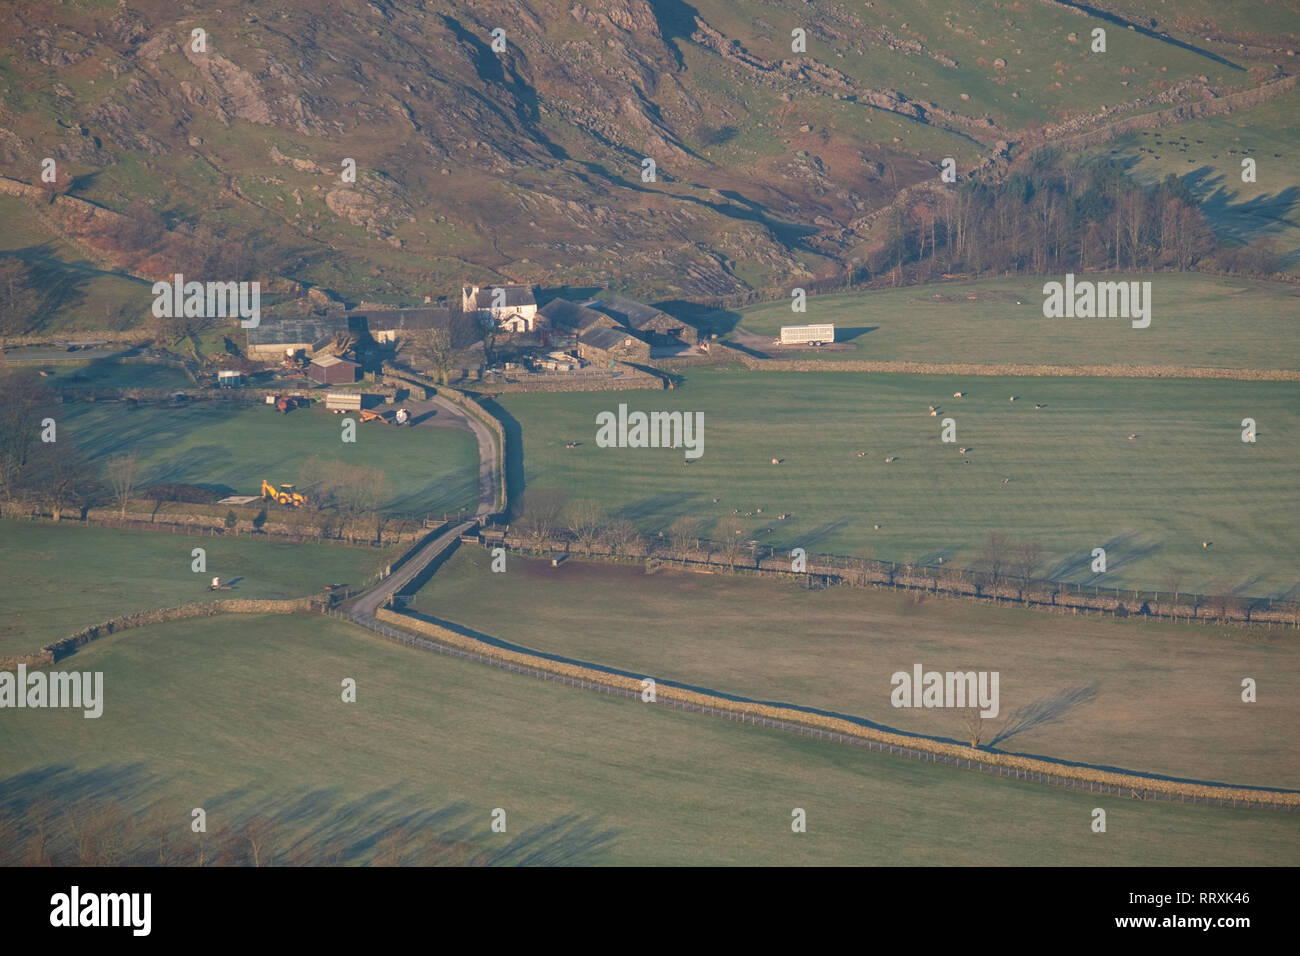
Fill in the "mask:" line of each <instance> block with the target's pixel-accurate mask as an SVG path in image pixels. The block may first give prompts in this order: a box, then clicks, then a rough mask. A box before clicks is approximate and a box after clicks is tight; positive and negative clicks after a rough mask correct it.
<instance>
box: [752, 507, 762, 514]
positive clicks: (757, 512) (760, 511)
mask: <svg viewBox="0 0 1300 956" xmlns="http://www.w3.org/2000/svg"><path fill="white" fill-rule="evenodd" d="M762 513H763V509H762V508H755V509H754V514H756V515H761V514H762Z"/></svg>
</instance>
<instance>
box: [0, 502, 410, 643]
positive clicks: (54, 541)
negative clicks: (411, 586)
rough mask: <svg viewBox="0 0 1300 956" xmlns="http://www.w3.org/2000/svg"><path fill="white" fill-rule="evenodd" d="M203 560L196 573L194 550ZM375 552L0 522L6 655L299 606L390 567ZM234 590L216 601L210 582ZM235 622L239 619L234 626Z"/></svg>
mask: <svg viewBox="0 0 1300 956" xmlns="http://www.w3.org/2000/svg"><path fill="white" fill-rule="evenodd" d="M194 548H203V549H204V550H205V551H206V552H207V553H206V557H205V562H206V565H207V571H206V572H204V573H196V572H195V571H193V570H192V564H193V561H194V558H193V557H192V556H191V551H192V549H194ZM396 553H397V552H396V551H395V550H394V549H388V550H387V551H379V550H375V549H371V548H353V547H345V546H342V545H328V544H291V543H288V542H284V541H275V540H273V539H270V538H267V537H266V536H257V535H244V536H240V537H237V538H236V537H229V538H228V537H224V536H223V537H210V536H209V537H204V536H201V535H177V534H166V533H162V532H153V531H119V530H116V529H111V528H86V527H79V526H77V525H75V524H73V523H71V522H66V523H65V522H60V523H58V524H49V523H46V522H28V521H17V520H10V519H6V520H3V521H0V580H3V581H4V588H3V596H2V597H0V608H3V612H2V613H0V657H3V656H8V655H11V654H13V655H19V654H26V653H30V652H32V651H35V650H37V649H38V648H40V647H43V646H44V645H46V644H48V643H50V642H51V641H56V640H58V639H60V638H63V637H67V636H68V635H69V634H71V633H73V632H74V631H78V630H80V629H81V628H83V627H88V626H89V625H91V624H99V623H101V622H103V621H106V620H108V619H109V618H112V617H116V616H118V615H121V614H127V613H130V612H132V611H143V610H148V609H149V608H158V607H175V606H176V605H179V604H189V603H192V602H195V601H208V600H212V599H213V598H214V597H218V598H293V597H302V596H304V595H308V594H315V593H318V592H319V591H320V590H321V589H322V588H323V587H324V586H325V585H327V584H348V585H353V586H355V585H358V584H361V583H362V582H363V581H365V580H368V579H369V578H370V577H371V576H372V575H374V574H376V573H377V572H378V571H379V570H380V568H382V567H383V565H384V564H385V563H386V562H387V561H390V560H392V559H393V557H394V556H395V554H396ZM214 577H220V578H221V580H222V581H224V582H226V583H231V582H233V583H234V589H233V590H230V591H222V592H220V593H218V594H213V593H212V592H210V591H209V590H208V584H209V583H210V582H211V580H212V578H214ZM229 620H230V621H238V620H239V619H238V618H230V619H229Z"/></svg>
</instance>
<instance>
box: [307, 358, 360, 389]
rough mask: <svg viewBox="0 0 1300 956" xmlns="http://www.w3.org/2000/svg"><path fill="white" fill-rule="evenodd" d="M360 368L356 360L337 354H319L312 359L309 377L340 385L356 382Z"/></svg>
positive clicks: (320, 382) (320, 381)
mask: <svg viewBox="0 0 1300 956" xmlns="http://www.w3.org/2000/svg"><path fill="white" fill-rule="evenodd" d="M359 368H361V366H360V365H358V364H357V363H356V362H349V361H347V360H345V359H341V358H339V357H338V356H337V355H318V356H316V357H315V358H314V359H312V360H311V365H310V366H308V368H307V377H308V378H309V379H311V380H312V381H313V382H317V383H319V384H321V385H340V384H343V383H345V382H348V383H350V382H355V381H356V380H357V370H358V369H359Z"/></svg>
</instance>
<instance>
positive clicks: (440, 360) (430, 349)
mask: <svg viewBox="0 0 1300 956" xmlns="http://www.w3.org/2000/svg"><path fill="white" fill-rule="evenodd" d="M404 344H405V346H406V349H407V351H408V352H410V353H411V355H412V356H413V357H415V358H419V359H422V360H424V361H426V362H428V363H429V365H430V366H431V368H432V370H433V378H434V381H436V382H437V383H438V384H439V385H446V384H447V380H448V378H449V377H450V373H451V364H452V357H453V356H454V355H455V354H456V352H455V349H454V348H453V346H452V331H451V329H448V328H434V329H414V330H412V331H411V332H408V333H407V335H406V341H405V343H404Z"/></svg>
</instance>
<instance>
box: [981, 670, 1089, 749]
mask: <svg viewBox="0 0 1300 956" xmlns="http://www.w3.org/2000/svg"><path fill="white" fill-rule="evenodd" d="M1096 697H1097V685H1096V684H1082V685H1080V686H1078V687H1070V688H1067V689H1065V690H1062V691H1058V692H1057V693H1055V694H1052V695H1050V696H1048V697H1040V698H1039V699H1038V700H1035V701H1032V702H1030V703H1028V704H1026V705H1025V706H1024V707H1021V708H1020V709H1019V710H1017V711H1015V712H1014V713H1013V714H1012V715H1011V716H1010V717H1008V718H1007V720H1006V723H1005V724H1003V726H1002V729H1001V730H999V731H998V732H997V734H996V735H995V736H994V738H993V739H992V740H991V741H989V749H993V748H994V747H996V746H997V745H998V744H999V743H1001V742H1002V741H1004V740H1010V739H1011V738H1012V737H1014V736H1015V735H1016V734H1023V733H1025V732H1026V731H1028V730H1033V729H1034V728H1035V727H1042V726H1043V725H1044V724H1051V723H1055V722H1056V721H1058V720H1060V719H1061V718H1062V717H1064V716H1065V715H1066V714H1068V713H1069V712H1070V711H1072V710H1074V709H1075V708H1076V707H1081V706H1083V705H1084V704H1089V703H1091V702H1092V701H1093V700H1095V699H1096Z"/></svg>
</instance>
